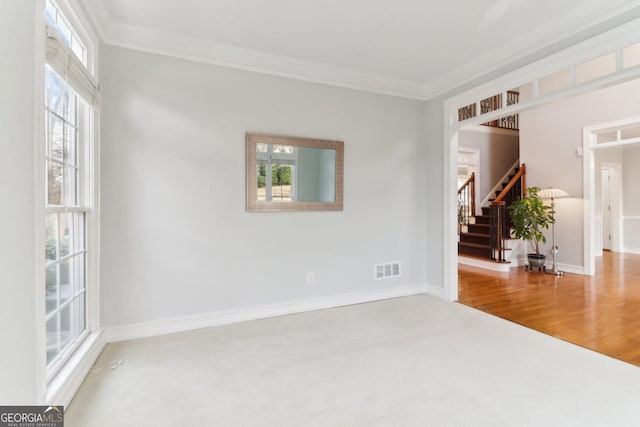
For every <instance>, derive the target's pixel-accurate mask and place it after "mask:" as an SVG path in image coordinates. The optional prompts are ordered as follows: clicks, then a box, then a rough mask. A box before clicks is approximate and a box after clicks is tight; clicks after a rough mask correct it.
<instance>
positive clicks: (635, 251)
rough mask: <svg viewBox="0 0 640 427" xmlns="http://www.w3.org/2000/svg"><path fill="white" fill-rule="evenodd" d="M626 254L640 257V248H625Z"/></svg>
mask: <svg viewBox="0 0 640 427" xmlns="http://www.w3.org/2000/svg"><path fill="white" fill-rule="evenodd" d="M624 253H626V254H637V255H640V248H624Z"/></svg>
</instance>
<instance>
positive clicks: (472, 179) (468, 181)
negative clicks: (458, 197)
mask: <svg viewBox="0 0 640 427" xmlns="http://www.w3.org/2000/svg"><path fill="white" fill-rule="evenodd" d="M475 180H476V173H475V172H471V175H469V178H467V180H466V181H465V182H464V184H462V185H461V186H460V188H458V194H460V193H462V191H463V190H464V188H465V187H466V186H467V185H469V184H471V181H475Z"/></svg>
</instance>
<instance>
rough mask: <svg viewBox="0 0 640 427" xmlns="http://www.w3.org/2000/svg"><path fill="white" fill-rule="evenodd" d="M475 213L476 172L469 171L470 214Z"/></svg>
mask: <svg viewBox="0 0 640 427" xmlns="http://www.w3.org/2000/svg"><path fill="white" fill-rule="evenodd" d="M475 214H476V173H475V172H472V173H471V215H469V216H473V215H475Z"/></svg>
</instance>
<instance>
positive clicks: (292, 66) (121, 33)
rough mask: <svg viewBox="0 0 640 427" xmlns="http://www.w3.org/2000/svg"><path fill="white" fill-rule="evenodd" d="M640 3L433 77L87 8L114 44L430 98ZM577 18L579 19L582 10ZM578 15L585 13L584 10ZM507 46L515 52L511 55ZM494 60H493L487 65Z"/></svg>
mask: <svg viewBox="0 0 640 427" xmlns="http://www.w3.org/2000/svg"><path fill="white" fill-rule="evenodd" d="M67 1H70V2H73V3H74V4H75V3H76V2H77V0H67ZM639 6H640V2H639V1H638V0H634V1H632V2H630V3H629V4H627V5H625V6H622V7H620V8H618V9H616V10H613V11H611V12H609V13H606V14H603V15H601V16H599V17H597V18H595V19H592V20H590V21H588V22H586V23H584V24H581V25H578V26H575V25H573V24H572V23H571V22H568V21H567V26H566V28H568V29H567V31H565V32H564V33H562V34H560V35H558V36H556V37H554V38H552V39H551V40H547V41H545V42H543V43H537V44H534V45H532V46H531V47H530V48H529V49H526V50H523V49H522V46H523V43H525V44H526V41H523V40H522V38H519V37H514V38H513V39H512V40H511V41H510V42H509V43H507V45H506V46H500V47H499V48H498V47H496V48H494V49H487V50H486V52H485V53H484V55H482V57H481V58H477V59H474V60H471V61H467V62H466V63H464V64H462V65H461V66H459V67H456V69H455V70H450V71H449V72H447V73H446V74H444V75H441V76H439V77H436V78H434V79H431V81H429V82H427V83H423V82H415V81H406V80H400V79H396V78H392V77H389V76H384V75H377V74H371V73H364V72H359V71H354V70H348V69H343V68H337V67H332V66H327V65H325V64H319V63H312V62H308V61H301V60H296V59H293V58H287V57H283V56H277V55H272V54H268V53H266V52H261V51H256V50H250V49H244V48H240V47H238V46H233V45H229V44H223V43H217V42H213V41H210V40H205V39H202V38H194V37H188V36H185V35H182V34H177V33H174V32H170V31H164V30H156V29H151V28H144V27H141V26H134V25H130V24H126V23H124V22H121V21H118V20H115V19H113V17H111V16H110V14H109V12H108V10H107V8H106V7H105V5H104V2H103V1H96V2H93V3H92V4H91V7H87V8H86V11H87V15H88V17H89V20H90V22H91V23H92V25H93V27H94V28H95V29H96V31H97V33H98V34H99V36H100V37H101V38H102V40H103V41H104V42H105V43H106V44H110V45H113V46H120V47H125V48H130V49H135V50H140V51H144V52H150V53H157V54H161V55H168V56H173V57H176V58H182V59H187V60H193V61H198V62H204V63H208V64H215V65H221V66H225V67H230V68H235V69H241V70H247V71H254V72H260V73H264V74H270V75H276V76H283V77H289V78H293V79H298V80H303V81H311V82H316V83H323V84H328V85H332V86H338V87H346V88H352V89H356V90H364V91H367V92H373V93H380V94H386V95H392V96H400V97H404V98H410V99H421V100H428V99H432V98H435V97H437V96H440V95H442V94H444V93H445V92H447V91H449V90H452V89H454V88H456V87H461V86H462V85H465V84H468V83H470V82H471V81H473V80H474V79H476V78H477V77H478V76H479V75H487V74H489V73H492V72H495V71H497V70H499V69H501V68H503V67H506V66H509V65H510V64H513V63H515V62H517V61H523V60H524V59H526V58H528V57H531V56H533V55H537V54H539V53H540V52H543V51H545V50H551V49H553V48H554V47H555V46H560V45H562V44H563V43H565V44H566V43H569V42H570V40H571V39H574V38H576V37H580V36H581V35H582V36H583V37H587V36H588V33H589V32H593V30H594V29H596V28H605V29H606V28H611V27H612V26H614V25H615V23H616V21H617V22H620V21H622V20H625V19H627V18H626V17H630V19H635V18H637V17H638V16H640V10H638V8H639ZM576 13H579V11H576ZM571 18H572V20H573V21H574V22H575V20H576V16H572V17H571ZM577 18H578V19H579V16H578V17H577ZM546 31H547V29H546V28H545V27H544V26H542V27H540V28H537V29H534V30H531V31H529V33H528V35H527V39H539V38H541V35H543V34H544V33H545V32H546ZM525 40H526V39H525ZM505 51H507V52H509V54H508V55H506V54H505ZM598 56H600V55H598V54H596V53H594V55H593V56H591V57H590V58H588V59H592V58H596V57H598ZM488 64H490V66H487V65H488ZM509 87H510V88H514V87H518V85H510V86H509ZM502 92H504V91H502ZM491 95H494V94H493V93H492V94H491ZM477 99H482V98H477Z"/></svg>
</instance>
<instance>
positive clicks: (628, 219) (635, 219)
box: [622, 215, 640, 221]
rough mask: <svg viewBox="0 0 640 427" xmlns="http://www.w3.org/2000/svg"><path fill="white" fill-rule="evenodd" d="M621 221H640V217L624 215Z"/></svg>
mask: <svg viewBox="0 0 640 427" xmlns="http://www.w3.org/2000/svg"><path fill="white" fill-rule="evenodd" d="M622 220H623V221H640V215H636V216H634V215H625V216H623V217H622Z"/></svg>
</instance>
